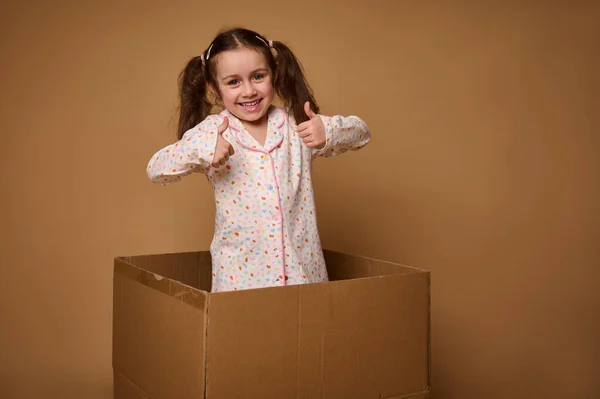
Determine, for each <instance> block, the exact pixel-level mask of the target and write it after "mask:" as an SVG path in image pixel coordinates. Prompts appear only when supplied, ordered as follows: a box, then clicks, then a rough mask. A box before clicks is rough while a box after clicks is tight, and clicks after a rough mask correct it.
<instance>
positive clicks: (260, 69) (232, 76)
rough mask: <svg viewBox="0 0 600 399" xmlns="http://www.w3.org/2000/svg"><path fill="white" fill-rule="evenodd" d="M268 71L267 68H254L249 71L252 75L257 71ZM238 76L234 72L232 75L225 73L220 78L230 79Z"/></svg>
mask: <svg viewBox="0 0 600 399" xmlns="http://www.w3.org/2000/svg"><path fill="white" fill-rule="evenodd" d="M268 71H269V70H268V69H267V68H259V69H256V70H254V71H252V72H251V73H250V75H254V74H255V73H258V72H268ZM238 76H239V75H237V74H234V75H227V76H224V77H222V78H221V80H229V79H231V78H237V77H238Z"/></svg>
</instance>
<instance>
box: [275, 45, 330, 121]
mask: <svg viewBox="0 0 600 399" xmlns="http://www.w3.org/2000/svg"><path fill="white" fill-rule="evenodd" d="M272 43H273V48H274V49H275V50H276V51H277V64H278V65H277V74H276V77H275V85H274V86H275V89H276V90H277V93H278V94H279V96H280V97H281V99H282V100H283V101H284V103H285V108H286V110H287V111H288V112H289V113H291V114H292V115H293V116H294V119H295V120H296V123H297V124H300V123H302V122H305V121H307V120H308V116H307V115H306V113H305V112H304V103H306V102H307V101H308V102H309V103H310V108H311V109H312V110H313V112H315V113H317V114H318V113H319V106H318V104H317V102H316V100H315V98H314V96H313V92H312V89H311V87H310V85H309V84H308V82H307V80H306V77H305V76H304V72H303V70H302V66H301V65H300V62H299V61H298V59H297V58H296V56H295V55H294V53H292V50H290V48H289V47H288V46H286V45H285V44H283V43H281V42H278V41H273V42H272Z"/></svg>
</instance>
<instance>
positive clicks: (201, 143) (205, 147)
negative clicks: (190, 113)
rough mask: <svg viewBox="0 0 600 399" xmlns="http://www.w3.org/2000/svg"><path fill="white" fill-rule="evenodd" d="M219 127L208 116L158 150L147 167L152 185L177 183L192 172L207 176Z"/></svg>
mask: <svg viewBox="0 0 600 399" xmlns="http://www.w3.org/2000/svg"><path fill="white" fill-rule="evenodd" d="M217 132H218V124H217V122H216V120H215V118H214V117H208V118H206V119H205V120H204V121H202V122H201V123H199V124H198V125H196V126H195V127H193V128H191V129H189V130H188V131H187V132H185V133H184V134H183V137H182V138H181V140H179V141H177V142H175V143H173V144H170V145H168V146H166V147H164V148H163V149H161V150H159V151H157V152H156V153H155V154H154V155H153V156H152V158H151V159H150V162H148V166H147V168H146V172H147V173H148V178H149V179H150V181H152V182H153V183H158V184H160V185H167V184H171V183H176V182H178V181H180V180H181V178H182V177H184V176H187V175H189V174H191V173H194V172H195V173H206V172H207V171H208V169H209V168H210V164H211V162H212V159H213V156H214V152H215V148H216V146H217Z"/></svg>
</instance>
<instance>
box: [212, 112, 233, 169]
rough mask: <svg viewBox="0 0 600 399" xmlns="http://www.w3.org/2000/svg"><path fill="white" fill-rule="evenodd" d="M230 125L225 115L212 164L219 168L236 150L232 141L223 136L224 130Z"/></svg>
mask: <svg viewBox="0 0 600 399" xmlns="http://www.w3.org/2000/svg"><path fill="white" fill-rule="evenodd" d="M228 127H229V119H228V118H227V117H225V119H224V120H223V123H222V124H221V126H219V130H218V136H217V147H216V148H215V155H214V156H213V160H212V166H214V167H215V168H218V167H219V166H223V165H225V163H226V162H227V160H228V159H229V157H230V156H231V155H233V154H235V152H234V151H233V146H232V145H231V143H230V142H229V141H227V140H225V139H224V138H223V132H224V131H225V130H227V128H228Z"/></svg>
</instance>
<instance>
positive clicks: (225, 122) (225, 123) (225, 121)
mask: <svg viewBox="0 0 600 399" xmlns="http://www.w3.org/2000/svg"><path fill="white" fill-rule="evenodd" d="M228 127H229V118H227V117H225V118H224V119H223V123H221V126H219V134H223V132H224V131H225V130H227V128H228Z"/></svg>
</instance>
